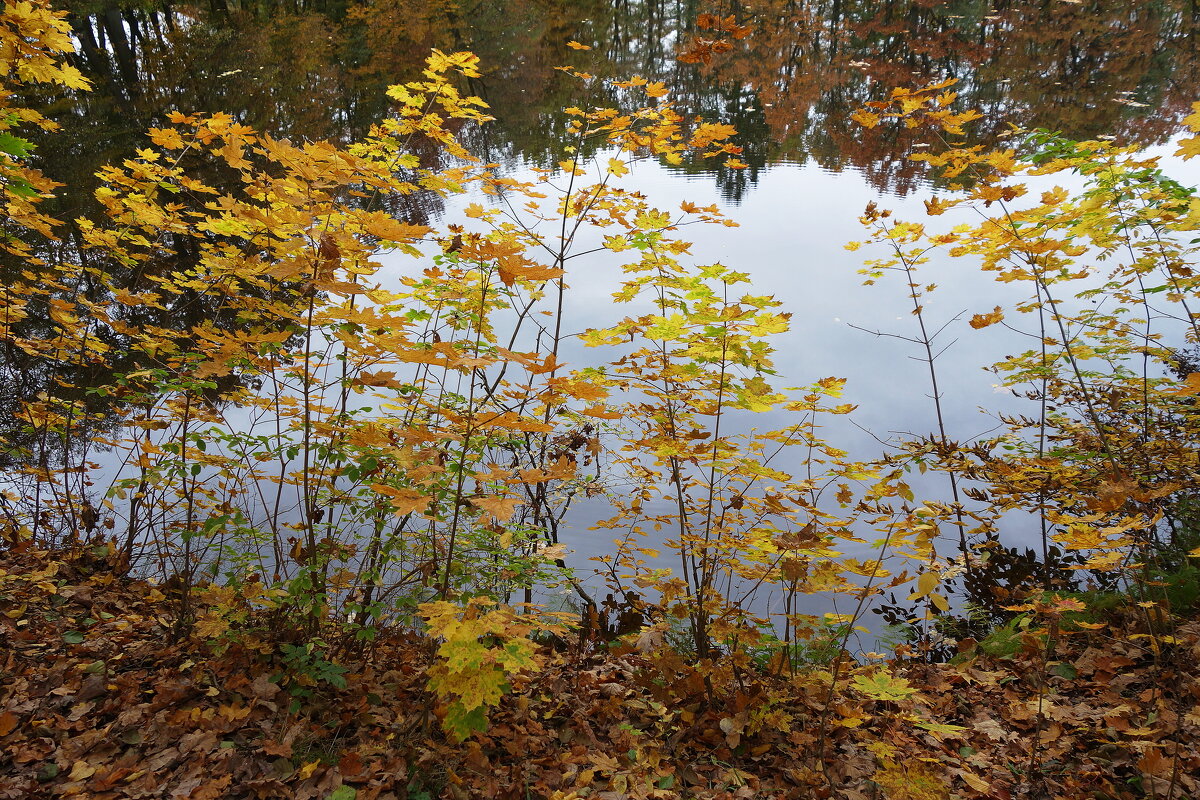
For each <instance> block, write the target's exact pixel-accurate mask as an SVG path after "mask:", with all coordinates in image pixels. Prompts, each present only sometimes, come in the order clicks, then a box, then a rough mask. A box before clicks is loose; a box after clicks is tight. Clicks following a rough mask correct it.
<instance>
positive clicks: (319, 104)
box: [54, 0, 1197, 198]
mask: <svg viewBox="0 0 1200 800" xmlns="http://www.w3.org/2000/svg"><path fill="white" fill-rule="evenodd" d="M85 11H86V13H85ZM701 13H710V14H716V15H726V16H732V17H734V18H736V20H737V22H738V24H743V25H746V26H748V28H749V29H750V30H751V31H752V32H751V33H750V35H748V36H746V37H745V38H740V39H733V38H730V37H724V38H725V39H726V40H727V44H728V47H727V48H726V51H725V52H719V51H718V52H714V53H713V54H712V55H711V56H709V57H706V58H704V59H701V60H700V61H699V63H681V62H680V61H679V60H678V58H677V57H678V56H679V55H680V54H681V53H686V52H688V51H689V49H692V48H694V47H695V45H696V42H697V41H703V40H704V39H705V38H708V39H710V40H715V39H721V38H722V34H721V33H720V32H719V31H713V30H707V29H704V28H700V27H698V26H697V24H696V21H697V18H698V16H699V15H700V14H701ZM1196 13H1197V12H1195V11H1194V9H1193V8H1192V6H1191V4H1190V2H1185V0H1157V1H1156V2H1147V3H1135V4H1130V3H1128V2H1124V0H1097V2H1091V3H1087V4H1073V3H1053V4H1029V3H1017V2H1010V0H994V2H990V3H984V2H980V1H979V0H907V1H901V0H890V1H889V2H883V3H881V2H878V1H877V0H870V2H867V1H866V0H807V1H805V0H760V2H757V3H755V4H754V5H753V6H752V7H749V6H746V5H743V4H742V3H740V2H733V1H732V0H621V1H620V2H616V3H612V2H608V0H581V2H575V3H546V2H535V1H534V0H497V1H491V0H489V2H483V1H482V0H476V1H475V2H458V3H452V2H447V0H365V1H364V2H358V3H348V2H328V3H324V2H303V0H292V2H288V3H280V2H268V1H266V0H263V2H236V1H235V0H211V2H210V3H209V5H208V8H207V9H204V8H200V7H194V8H191V9H190V10H189V11H187V12H182V11H178V10H174V9H171V8H169V7H165V8H164V7H155V6H153V5H151V6H138V7H132V6H131V7H127V8H123V7H119V6H115V5H112V6H105V7H104V8H103V9H101V10H95V6H94V5H87V6H84V5H79V6H77V13H76V14H75V16H74V17H73V25H74V28H75V31H76V36H77V37H78V39H79V41H80V45H81V47H80V50H81V52H80V55H79V56H78V58H77V60H78V61H79V65H80V67H81V68H82V69H84V70H85V72H86V73H87V74H88V75H89V76H90V77H92V78H93V79H94V80H95V81H96V83H97V85H98V87H99V91H97V92H94V93H92V95H91V96H89V97H86V98H84V99H82V100H79V101H78V102H77V104H76V105H74V106H70V107H68V106H64V107H61V108H58V109H57V112H58V113H57V114H54V116H55V118H57V119H59V120H60V121H66V122H74V123H75V124H74V125H69V128H68V131H67V135H65V136H64V137H63V138H69V139H70V140H71V141H73V142H82V144H81V145H80V144H76V145H75V150H74V151H73V153H72V154H71V155H72V157H71V158H69V159H68V160H67V162H66V164H67V166H64V169H70V170H71V171H73V172H74V173H75V175H74V176H72V177H76V178H79V177H85V178H86V176H88V175H90V173H91V172H92V171H94V168H95V167H96V166H99V164H100V163H101V162H102V161H103V160H105V159H111V158H113V157H116V156H118V155H120V154H121V153H125V152H129V151H130V149H131V148H132V147H134V146H136V145H137V144H138V143H140V142H141V141H142V139H141V138H140V137H141V136H142V131H143V130H144V129H145V128H146V127H147V126H148V125H151V124H158V123H161V121H162V119H163V114H164V113H165V112H166V111H169V110H180V111H183V112H187V113H190V112H194V111H217V110H224V111H229V112H230V113H232V114H233V115H234V116H235V118H236V119H237V120H238V121H239V122H243V123H245V124H248V125H251V126H252V127H255V128H256V129H259V130H262V131H266V132H269V133H271V134H273V135H277V136H291V137H294V138H307V139H321V138H333V139H339V140H342V139H345V138H347V137H350V136H355V135H360V134H362V133H363V132H365V131H366V130H367V128H368V127H369V126H370V124H371V123H372V122H374V121H376V120H378V119H379V118H380V117H381V116H382V115H383V114H384V113H385V112H386V108H387V101H386V98H385V97H384V94H383V92H384V89H385V88H386V86H387V85H388V84H390V83H394V82H397V81H399V80H403V79H404V78H406V77H409V76H412V75H415V74H416V73H417V71H418V70H419V69H420V65H421V61H422V59H423V58H424V56H425V54H426V53H428V51H429V49H430V48H432V47H439V48H442V49H461V48H469V49H472V50H474V51H475V52H476V53H478V54H479V55H480V56H481V57H482V59H483V63H484V65H485V69H486V70H487V72H486V75H485V77H484V78H483V79H480V80H479V81H478V82H477V85H475V86H473V87H471V88H472V89H473V90H474V91H476V92H477V93H479V94H480V95H481V96H483V97H484V98H485V99H487V100H488V101H489V102H490V103H491V104H492V107H493V113H494V114H495V115H496V117H497V118H498V121H497V123H496V124H495V125H493V126H491V130H490V131H484V132H483V133H481V134H480V136H481V138H480V140H479V141H478V143H479V144H480V145H482V146H485V147H488V148H489V152H488V155H491V156H494V157H495V156H499V157H501V159H502V160H507V161H509V162H511V163H515V160H516V159H527V160H529V161H531V162H533V163H536V164H539V165H546V164H551V163H555V162H557V161H558V160H559V158H560V157H561V153H560V148H561V142H560V138H561V133H562V129H563V120H562V118H561V115H560V114H559V111H560V109H561V108H562V107H564V106H567V105H582V104H583V103H584V101H588V100H591V101H593V102H606V101H611V100H612V99H613V98H612V97H611V95H610V94H609V93H608V92H607V91H606V90H604V89H603V88H600V87H595V88H593V89H592V94H591V96H590V97H581V96H580V95H581V87H580V85H579V83H578V82H577V81H576V80H574V79H573V78H571V77H569V76H567V75H565V74H563V73H562V72H560V71H557V70H556V69H555V67H556V66H559V65H562V64H574V65H576V66H579V67H581V68H583V69H586V70H588V71H590V72H594V73H596V74H597V75H599V76H601V77H629V76H631V75H634V74H640V75H643V76H646V77H652V78H655V79H659V80H666V81H667V82H668V85H670V86H671V87H672V88H673V90H674V93H675V97H676V98H677V100H678V101H679V102H680V105H681V109H682V110H683V111H684V112H685V113H688V114H695V115H700V116H703V117H705V118H709V119H711V118H714V117H722V118H724V119H726V120H730V121H734V122H738V123H741V124H740V129H741V130H742V131H743V133H742V144H743V145H744V146H745V147H746V149H747V155H748V157H747V158H746V159H744V160H746V161H747V162H748V163H750V164H751V165H752V167H755V168H761V167H762V166H766V165H769V164H772V163H778V162H780V161H793V162H804V161H808V160H810V159H812V160H816V161H817V162H818V163H820V164H821V165H822V166H823V167H825V168H826V169H830V170H840V169H845V168H848V167H854V168H857V169H861V170H863V171H865V172H867V173H868V174H870V175H871V177H872V180H873V182H875V183H876V185H877V186H878V187H879V188H880V189H884V190H889V191H907V190H909V189H911V188H912V186H913V182H914V181H915V180H916V179H917V173H915V172H913V171H912V169H913V168H905V167H903V166H900V165H889V166H881V165H880V162H881V161H900V160H902V158H903V156H904V155H905V154H906V153H907V152H908V151H909V147H910V145H911V144H912V142H910V141H909V140H907V138H906V137H904V136H895V137H874V138H873V137H869V136H868V137H864V136H862V132H861V131H860V130H859V129H858V128H857V126H855V125H853V123H849V122H848V120H847V115H848V114H849V113H850V112H851V111H853V110H854V109H856V108H858V107H860V106H861V105H862V104H863V103H864V102H866V101H869V100H874V99H878V98H879V97H880V95H882V94H883V93H886V92H887V90H888V89H889V88H890V87H892V86H898V85H911V84H913V83H915V82H924V81H928V80H933V79H940V78H944V77H956V78H959V79H960V81H961V83H960V85H959V87H958V91H959V92H960V94H961V95H962V97H963V102H964V103H965V104H967V105H971V106H973V107H977V108H979V109H980V110H981V111H983V112H984V114H985V115H986V119H985V121H984V122H983V123H982V125H981V127H980V132H981V135H982V136H988V135H991V134H994V133H995V132H998V131H999V130H1002V128H1003V125H1004V123H1005V122H1007V121H1015V122H1019V123H1021V124H1025V125H1027V126H1031V127H1032V126H1041V125H1045V126H1052V127H1055V128H1058V129H1061V130H1062V131H1063V132H1064V133H1065V134H1066V135H1068V136H1075V137H1083V136H1094V135H1098V134H1114V135H1117V136H1119V137H1123V138H1129V139H1133V140H1137V141H1144V142H1150V141H1156V140H1159V139H1161V138H1162V137H1163V136H1164V135H1166V134H1167V133H1168V132H1169V131H1170V130H1171V129H1172V128H1173V126H1174V124H1175V123H1176V121H1177V120H1178V117H1179V116H1180V114H1181V113H1183V112H1184V110H1185V109H1186V108H1187V106H1188V104H1190V102H1191V101H1192V99H1193V98H1192V96H1191V93H1192V88H1191V87H1193V86H1194V85H1195V84H1196V80H1195V79H1196V77H1197V76H1196V67H1195V59H1194V57H1193V52H1194V44H1193V41H1192V33H1193V31H1194V26H1195V20H1196ZM572 39H575V40H578V41H581V42H583V43H585V44H587V45H591V46H592V47H593V49H592V50H590V51H585V52H577V51H575V50H572V49H570V48H569V47H567V42H568V41H570V40H572ZM1139 103H1140V104H1143V105H1144V108H1143V107H1142V106H1138V105H1131V104H1139ZM1146 109H1154V110H1155V111H1156V113H1154V114H1149V113H1146ZM85 123H86V126H85ZM54 161H55V162H56V163H59V164H62V163H63V162H62V161H61V160H60V159H54ZM683 169H685V170H689V171H699V170H700V168H699V167H698V166H691V165H689V166H685V167H684V168H683ZM710 171H711V169H710ZM717 174H718V179H719V180H721V181H724V182H726V183H727V185H726V186H725V193H726V194H727V195H728V196H730V197H731V198H736V197H737V196H739V190H738V188H737V187H738V186H739V185H742V184H751V185H752V184H753V178H747V177H745V176H741V177H736V178H735V177H733V176H727V175H724V174H723V173H720V172H718V173H717ZM64 177H67V176H65V175H64ZM70 185H72V186H77V185H79V184H78V182H76V183H71V184H70Z"/></svg>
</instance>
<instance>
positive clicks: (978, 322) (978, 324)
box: [971, 306, 1004, 330]
mask: <svg viewBox="0 0 1200 800" xmlns="http://www.w3.org/2000/svg"><path fill="white" fill-rule="evenodd" d="M1002 319H1004V312H1003V311H1001V310H1000V306H996V308H995V309H993V310H992V311H990V312H988V313H987V314H976V315H975V316H973V317H971V327H972V328H974V329H975V330H979V329H980V328H986V327H987V326H988V325H995V324H996V323H997V322H999V321H1000V320H1002Z"/></svg>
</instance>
